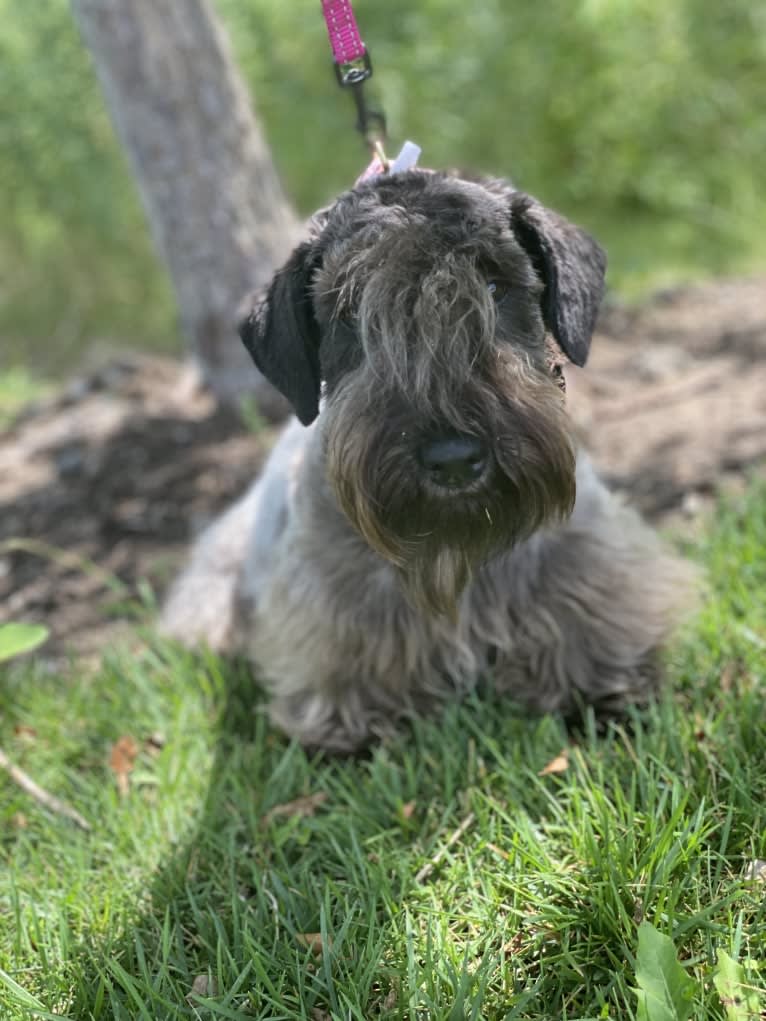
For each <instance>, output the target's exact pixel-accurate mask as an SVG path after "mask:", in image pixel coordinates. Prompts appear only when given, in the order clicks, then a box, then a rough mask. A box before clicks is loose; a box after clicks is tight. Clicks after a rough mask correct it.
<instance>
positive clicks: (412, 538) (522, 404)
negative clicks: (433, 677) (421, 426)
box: [325, 374, 575, 617]
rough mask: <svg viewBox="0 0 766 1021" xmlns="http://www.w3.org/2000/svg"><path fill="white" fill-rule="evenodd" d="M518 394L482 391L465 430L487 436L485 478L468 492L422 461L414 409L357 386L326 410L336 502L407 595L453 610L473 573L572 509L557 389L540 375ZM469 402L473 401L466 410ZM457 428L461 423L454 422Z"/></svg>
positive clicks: (570, 463) (439, 610)
mask: <svg viewBox="0 0 766 1021" xmlns="http://www.w3.org/2000/svg"><path fill="white" fill-rule="evenodd" d="M534 382H536V383H537V384H538V389H539V390H540V393H539V394H536V393H535V392H534V387H530V386H529V381H527V385H526V386H525V387H524V389H523V391H522V394H521V397H519V396H518V395H516V396H515V399H513V400H509V401H505V402H501V399H500V398H499V397H498V395H497V394H496V392H495V391H492V392H491V393H485V392H482V393H481V395H480V396H481V402H480V404H479V403H478V402H476V401H474V402H473V403H474V405H475V406H477V407H481V411H482V418H481V422H479V421H477V419H476V418H474V419H472V420H471V419H469V421H468V422H460V423H459V427H460V430H461V431H463V432H465V433H468V434H471V435H477V434H478V435H480V432H479V427H480V426H481V427H483V428H482V432H483V433H484V434H485V436H486V442H487V443H488V446H489V449H490V450H491V456H492V464H491V467H490V468H489V470H488V473H487V478H486V479H485V480H482V481H481V482H480V483H477V484H475V485H474V486H473V487H469V488H468V489H466V490H448V489H440V488H439V487H438V486H435V485H434V484H433V482H431V481H430V480H429V479H428V478H427V476H426V474H425V473H424V472H423V470H422V468H420V466H419V465H418V463H417V459H416V456H415V449H416V446H417V443H416V438H415V436H414V432H413V425H412V423H413V419H412V416H411V415H404V414H403V415H399V416H396V415H392V414H391V406H390V402H389V401H386V400H385V399H380V400H376V399H375V398H374V397H372V395H371V394H370V393H369V392H368V394H367V395H366V399H364V400H363V401H362V400H359V399H358V395H357V393H356V391H355V389H354V388H352V387H348V388H345V389H344V391H343V392H342V394H339V395H336V397H335V398H334V401H333V406H332V408H330V407H328V409H327V411H326V412H325V415H326V423H325V428H326V431H325V444H326V455H327V470H328V476H329V479H330V482H331V484H332V486H333V489H334V491H335V495H336V498H337V500H338V503H339V505H340V507H341V509H342V510H343V512H344V513H345V515H346V517H347V518H348V520H349V522H350V523H351V524H352V526H353V527H354V528H355V529H356V531H357V532H358V533H359V534H360V535H361V536H362V537H363V539H364V540H365V542H366V543H367V544H368V545H369V546H370V547H371V548H372V549H373V550H375V551H376V552H377V553H379V554H380V555H381V556H382V557H384V558H385V559H386V560H387V561H388V562H389V563H391V564H393V565H394V566H395V567H396V568H397V571H398V573H399V576H400V578H401V581H402V585H403V588H404V591H405V593H406V594H407V597H408V599H409V601H410V602H411V603H412V604H413V605H414V606H416V607H418V608H422V609H424V610H426V611H427V612H429V613H434V614H446V615H449V616H452V617H454V616H456V614H457V609H458V604H459V600H460V597H461V594H462V593H463V591H464V590H465V588H466V586H467V584H468V582H469V580H470V578H471V576H472V574H473V572H474V571H475V569H476V568H477V567H478V566H480V565H481V564H482V563H484V562H486V561H487V560H488V559H489V558H490V557H492V556H494V555H496V554H498V553H501V552H503V551H506V550H509V549H511V548H512V547H513V546H514V545H515V544H516V543H518V542H520V541H521V540H523V539H525V538H527V537H529V536H530V535H531V534H532V533H533V532H535V531H536V530H537V529H538V528H540V527H542V526H543V525H546V524H550V523H553V522H555V521H560V520H563V519H564V518H566V517H568V516H569V514H570V513H571V511H572V508H573V507H574V500H575V452H574V448H573V445H572V441H571V439H570V434H569V429H568V427H567V426H568V423H567V419H566V415H565V413H564V411H563V407H562V405H561V401H560V400H559V395H558V391H557V390H556V394H555V395H554V397H553V399H551V394H550V392H549V390H550V388H552V387H555V384H553V383H552V382H551V381H550V380H549V379H547V378H545V377H543V376H539V377H538V374H535V379H534ZM470 404H471V402H467V406H470ZM451 424H452V426H453V427H455V426H456V425H457V423H455V421H454V417H453V419H452V423H451Z"/></svg>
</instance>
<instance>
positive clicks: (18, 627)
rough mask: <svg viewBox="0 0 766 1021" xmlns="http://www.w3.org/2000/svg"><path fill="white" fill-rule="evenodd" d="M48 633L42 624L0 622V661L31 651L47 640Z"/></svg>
mask: <svg viewBox="0 0 766 1021" xmlns="http://www.w3.org/2000/svg"><path fill="white" fill-rule="evenodd" d="M49 634H50V632H49V631H48V628H47V627H44V626H43V625H42V624H0V663H4V662H5V661H6V660H8V659H13V658H14V656H21V655H22V654H23V653H25V652H31V651H32V650H33V649H36V648H37V647H38V646H39V645H42V644H43V642H47V640H48V635H49Z"/></svg>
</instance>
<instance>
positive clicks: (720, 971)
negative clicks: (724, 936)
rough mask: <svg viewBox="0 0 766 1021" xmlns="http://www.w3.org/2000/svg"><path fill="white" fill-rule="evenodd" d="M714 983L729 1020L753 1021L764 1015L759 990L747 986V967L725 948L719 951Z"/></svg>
mask: <svg viewBox="0 0 766 1021" xmlns="http://www.w3.org/2000/svg"><path fill="white" fill-rule="evenodd" d="M713 984H714V985H715V988H716V992H717V993H718V995H719V996H720V997H721V1003H722V1004H723V1006H724V1010H725V1011H726V1017H727V1018H728V1021H752V1019H754V1018H759V1017H761V1016H762V1015H761V1012H760V1011H761V1008H760V1003H759V1000H760V997H759V995H758V991H757V990H756V989H748V988H747V979H746V976H745V969H744V968H743V967H742V965H741V964H739V963H738V962H737V961H735V960H734V959H733V958H731V957H729V955H728V954H727V953H726V951H725V950H719V951H718V965H717V967H716V971H715V974H714V975H713Z"/></svg>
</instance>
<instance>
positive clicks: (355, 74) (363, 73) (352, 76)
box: [333, 50, 372, 88]
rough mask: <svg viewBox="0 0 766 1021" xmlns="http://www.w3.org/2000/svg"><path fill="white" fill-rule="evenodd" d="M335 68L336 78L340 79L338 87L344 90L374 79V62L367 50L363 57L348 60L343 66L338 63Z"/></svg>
mask: <svg viewBox="0 0 766 1021" xmlns="http://www.w3.org/2000/svg"><path fill="white" fill-rule="evenodd" d="M333 66H334V67H335V77H336V78H337V79H338V85H340V86H341V87H342V88H345V87H346V86H347V85H361V84H362V82H366V81H367V79H368V78H372V61H371V60H370V54H369V52H368V51H367V50H365V51H364V53H363V54H362V56H361V57H355V58H354V60H347V61H346V62H345V63H343V64H338V63H336V64H334V65H333Z"/></svg>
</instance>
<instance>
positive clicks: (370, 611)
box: [163, 170, 694, 751]
mask: <svg viewBox="0 0 766 1021" xmlns="http://www.w3.org/2000/svg"><path fill="white" fill-rule="evenodd" d="M604 268H605V258H604V254H603V252H602V251H601V249H600V248H599V246H598V245H597V244H596V243H595V241H593V239H592V238H590V237H589V236H588V235H587V234H585V233H584V232H583V231H581V230H579V229H578V228H577V227H575V226H573V225H572V224H570V223H568V222H567V221H566V220H564V219H563V218H562V217H560V216H558V215H556V214H555V213H553V212H551V211H550V210H548V209H546V208H544V207H543V206H542V205H540V204H539V203H538V202H537V201H535V200H534V199H532V198H530V197H529V196H528V195H524V194H522V193H520V192H518V191H516V190H515V189H513V188H512V187H511V185H510V184H508V183H507V182H505V181H502V180H495V179H479V180H468V179H465V178H460V177H456V176H454V175H449V174H442V173H434V172H429V171H418V170H413V171H408V172H406V173H402V174H396V175H388V176H385V175H384V176H381V177H378V178H376V179H374V180H372V181H370V182H367V183H364V184H361V185H358V186H357V187H356V188H354V189H353V190H352V191H349V192H347V193H345V194H344V195H342V196H341V197H340V198H339V199H338V200H337V201H336V202H335V203H334V205H332V206H331V207H329V208H328V209H326V210H323V211H322V212H321V213H319V214H317V216H316V217H315V218H314V220H313V221H312V224H311V228H310V233H309V237H308V239H307V240H306V241H305V242H304V243H303V244H301V245H300V246H299V247H298V248H297V249H296V250H295V251H294V253H293V254H292V256H291V257H290V259H289V260H288V262H287V264H286V265H285V266H284V267H283V268H282V269H281V270H280V271H279V272H278V273H277V274H276V276H275V278H274V280H273V282H272V284H271V287H270V289H269V292H268V295H267V297H266V299H265V301H264V302H263V303H262V305H260V306H259V307H258V308H257V309H256V311H255V312H254V313H253V314H252V315H251V316H250V318H249V319H248V320H247V322H246V323H245V324H244V325H243V327H242V337H243V340H244V342H245V344H246V346H247V348H248V349H249V351H250V353H251V355H252V357H253V359H254V360H255V362H256V364H257V365H258V367H259V368H260V369H261V371H262V372H263V373H264V375H265V376H266V377H267V378H268V379H269V380H270V381H271V382H272V383H273V384H274V385H275V386H276V387H277V389H278V390H280V391H281V392H282V393H283V394H284V395H285V397H287V399H288V400H289V401H290V403H291V405H292V407H293V408H294V410H295V412H296V415H297V418H298V421H295V420H293V421H292V422H291V423H290V424H289V425H288V426H287V427H286V428H285V430H284V432H283V433H282V435H281V437H280V439H279V440H278V442H277V444H276V446H275V448H274V450H273V452H272V454H271V456H270V458H269V460H268V463H267V464H266V467H265V469H264V471H263V474H262V475H261V477H260V478H259V480H258V481H257V482H256V483H255V485H254V486H253V487H252V488H251V489H250V491H249V492H248V493H247V494H246V495H245V496H244V497H243V498H242V499H241V500H240V501H239V502H238V503H237V504H236V505H235V506H234V507H233V508H231V510H229V511H228V512H227V513H226V514H225V515H224V516H223V517H221V518H220V519H219V520H218V521H217V522H215V523H214V524H213V525H212V526H211V527H210V528H209V529H208V530H207V532H205V533H204V534H203V535H202V537H201V538H200V540H199V542H198V543H197V546H196V549H195V550H194V553H193V556H192V559H191V563H190V565H189V567H188V568H187V569H186V571H185V573H184V574H183V575H182V576H181V577H180V579H179V580H178V581H177V583H176V585H175V587H174V589H173V590H172V592H171V595H170V598H169V601H168V603H167V605H166V608H165V611H164V619H163V624H164V629H165V631H166V633H170V634H172V635H175V636H177V637H179V638H181V639H182V640H184V641H185V642H187V643H194V642H198V641H202V642H206V643H207V644H208V645H210V646H211V647H213V648H214V649H218V650H222V651H230V652H237V653H241V654H244V655H246V656H248V657H249V658H250V659H252V661H253V662H254V663H255V664H256V666H257V676H258V677H259V679H261V680H262V681H263V682H264V683H265V684H266V685H267V686H268V688H269V689H270V691H271V694H272V699H271V713H272V716H273V719H274V720H275V721H276V723H277V724H278V725H279V726H281V727H282V728H283V729H284V730H285V731H286V732H287V733H288V734H290V735H293V736H295V737H297V738H298V739H299V740H300V741H302V742H304V743H305V744H307V745H310V746H319V747H323V748H328V749H332V750H335V751H350V750H353V749H356V748H358V747H360V746H361V745H363V744H365V743H366V742H367V741H369V740H370V739H371V738H374V737H377V736H379V735H381V734H383V733H385V732H388V731H389V730H390V729H391V728H392V726H393V725H394V724H395V723H396V722H397V721H399V720H401V719H402V718H403V717H405V716H408V715H409V714H411V713H413V712H423V711H426V710H428V709H429V708H432V707H433V706H434V705H436V704H438V703H439V702H440V701H441V700H443V699H444V698H447V697H451V696H452V697H454V696H455V694H459V693H460V692H464V691H466V690H467V689H469V688H471V687H472V686H473V685H475V684H476V682H477V680H478V679H479V678H480V677H481V676H487V677H488V678H489V679H490V680H491V681H492V683H493V685H494V687H495V689H496V690H498V691H501V692H506V693H507V694H508V695H509V696H510V697H511V698H512V699H513V700H515V701H518V702H520V703H522V704H524V705H526V706H528V707H530V708H532V709H534V710H539V711H549V710H555V711H559V712H562V713H564V714H573V713H576V712H578V710H580V709H581V708H582V706H583V705H587V704H592V705H594V706H595V707H596V708H597V709H598V710H604V711H606V712H609V713H611V712H613V711H615V710H618V709H619V708H620V707H621V706H623V705H625V704H626V703H627V702H629V701H637V700H638V701H640V700H643V699H645V698H646V696H647V695H648V694H649V693H650V692H651V690H652V689H653V688H654V686H655V684H656V682H657V679H658V675H659V666H660V664H659V660H660V652H661V648H662V646H663V643H665V641H666V640H667V638H668V637H669V635H670V634H671V632H672V630H673V629H674V627H675V626H676V624H677V623H678V620H679V617H680V615H681V614H682V612H683V611H684V609H685V607H686V606H687V604H688V600H689V595H690V593H691V591H692V589H693V587H694V585H693V581H694V572H693V571H692V569H691V567H690V566H689V565H687V564H685V563H684V562H683V561H680V560H678V559H676V558H674V557H673V556H671V555H669V554H668V553H667V552H665V551H664V550H663V549H662V547H661V545H660V543H659V541H658V539H657V538H656V536H655V535H654V533H653V532H652V531H651V530H650V529H648V528H647V527H646V526H645V525H644V524H642V522H641V521H640V520H639V518H638V517H637V516H636V514H635V513H633V512H632V511H631V510H628V509H626V508H625V507H624V506H622V505H621V503H620V502H619V501H618V500H617V499H616V498H614V497H613V496H612V495H610V494H609V492H608V491H607V490H606V489H605V487H604V486H603V484H602V483H601V482H600V481H599V479H598V478H597V476H596V474H595V473H594V470H593V468H592V467H591V465H590V463H589V461H588V458H587V456H586V455H585V454H583V453H582V452H578V451H577V449H576V448H577V442H576V438H575V436H574V435H573V429H572V425H571V423H570V421H569V420H568V418H567V415H566V412H565V408H564V401H563V394H562V386H561V382H562V378H561V372H560V368H559V367H557V363H556V359H555V358H553V359H552V358H551V350H552V343H553V342H554V341H555V344H556V345H557V349H558V351H560V352H561V353H563V355H565V356H566V357H567V358H568V359H570V360H571V361H572V362H574V363H575V364H576V365H582V364H583V363H584V362H585V360H586V357H587V354H588V348H589V345H590V338H591V333H592V330H593V327H594V323H595V319H596V314H597V311H598V306H599V302H600V300H601V296H602V291H603V280H604ZM320 405H321V410H320Z"/></svg>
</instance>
